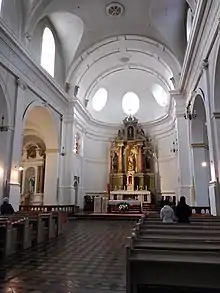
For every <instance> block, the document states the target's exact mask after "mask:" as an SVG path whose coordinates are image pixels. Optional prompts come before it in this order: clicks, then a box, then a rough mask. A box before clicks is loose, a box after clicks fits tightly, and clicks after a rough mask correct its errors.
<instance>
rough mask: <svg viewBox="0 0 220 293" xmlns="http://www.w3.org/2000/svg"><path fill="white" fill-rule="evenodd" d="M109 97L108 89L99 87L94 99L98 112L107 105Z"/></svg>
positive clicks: (93, 103) (94, 107)
mask: <svg viewBox="0 0 220 293" xmlns="http://www.w3.org/2000/svg"><path fill="white" fill-rule="evenodd" d="M107 98H108V92H107V90H106V89H105V88H100V89H98V90H97V92H96V93H95V94H94V96H93V99H92V107H93V109H94V110H95V111H97V112H99V111H101V110H102V109H103V108H104V107H105V105H106V102H107Z"/></svg>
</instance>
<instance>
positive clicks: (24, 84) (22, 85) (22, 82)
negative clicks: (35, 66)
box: [16, 78, 28, 91]
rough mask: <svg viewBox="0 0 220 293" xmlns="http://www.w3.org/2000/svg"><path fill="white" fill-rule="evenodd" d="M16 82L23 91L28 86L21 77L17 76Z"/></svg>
mask: <svg viewBox="0 0 220 293" xmlns="http://www.w3.org/2000/svg"><path fill="white" fill-rule="evenodd" d="M16 83H17V85H18V87H19V88H20V89H22V90H23V91H25V90H26V89H27V88H28V85H27V84H26V83H25V82H24V81H23V80H22V79H21V78H17V80H16Z"/></svg>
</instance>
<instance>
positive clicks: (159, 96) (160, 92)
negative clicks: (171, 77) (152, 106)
mask: <svg viewBox="0 0 220 293" xmlns="http://www.w3.org/2000/svg"><path fill="white" fill-rule="evenodd" d="M152 94H153V96H154V99H155V100H156V102H157V103H158V104H159V105H160V106H161V107H165V106H167V105H168V102H169V96H168V94H167V92H166V91H165V90H164V88H163V87H162V86H161V85H159V84H154V85H153V86H152Z"/></svg>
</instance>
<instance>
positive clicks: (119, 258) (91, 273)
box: [0, 220, 135, 293]
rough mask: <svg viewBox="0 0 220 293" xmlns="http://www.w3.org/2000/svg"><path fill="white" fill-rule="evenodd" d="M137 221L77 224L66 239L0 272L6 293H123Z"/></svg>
mask: <svg viewBox="0 0 220 293" xmlns="http://www.w3.org/2000/svg"><path fill="white" fill-rule="evenodd" d="M134 224H135V223H134V222H132V221H101V220H91V221H89V220H86V221H84V220H76V221H74V222H71V223H69V226H68V230H67V232H66V234H65V236H63V237H61V238H59V239H56V240H55V241H53V242H51V243H49V244H48V245H44V246H42V247H38V248H35V249H34V250H33V251H27V252H23V253H22V254H20V255H18V256H16V257H13V258H12V259H10V260H8V261H7V262H5V263H3V264H2V265H1V267H0V292H1V293H6V292H7V293H27V292H28V293H116V292H117V293H124V292H125V243H126V241H127V240H126V237H127V236H129V235H130V234H131V230H132V228H133V226H134Z"/></svg>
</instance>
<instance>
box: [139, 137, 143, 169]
mask: <svg viewBox="0 0 220 293" xmlns="http://www.w3.org/2000/svg"><path fill="white" fill-rule="evenodd" d="M142 145H143V144H142V143H141V144H138V172H140V173H142V171H143V156H142Z"/></svg>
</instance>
